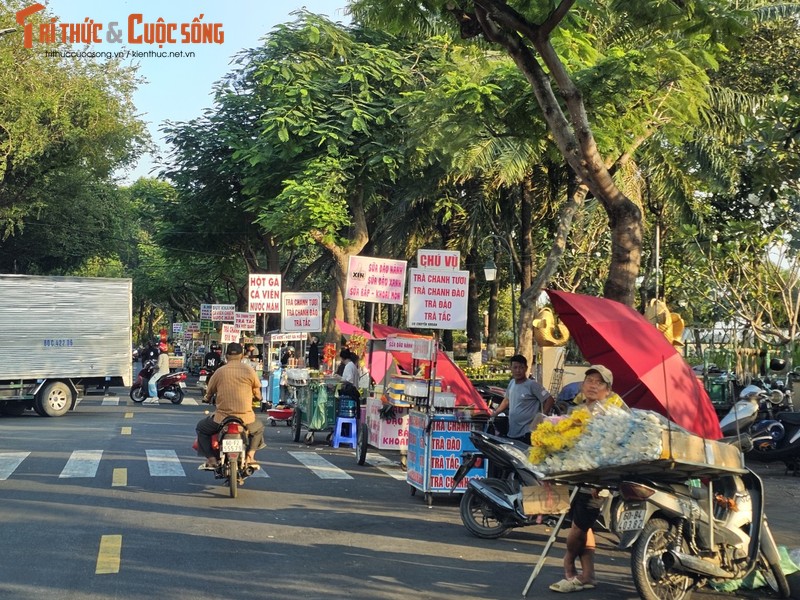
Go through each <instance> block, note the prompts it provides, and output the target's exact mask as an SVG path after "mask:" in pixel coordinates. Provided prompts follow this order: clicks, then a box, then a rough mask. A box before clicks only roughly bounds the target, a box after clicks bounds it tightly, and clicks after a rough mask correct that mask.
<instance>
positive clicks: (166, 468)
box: [0, 449, 406, 481]
mask: <svg viewBox="0 0 800 600" xmlns="http://www.w3.org/2000/svg"><path fill="white" fill-rule="evenodd" d="M288 454H289V455H290V456H292V457H293V458H294V459H295V460H297V461H298V462H300V463H301V464H303V465H304V466H305V467H307V468H308V469H309V470H310V471H311V472H312V473H313V474H314V475H315V476H316V477H319V478H320V479H353V477H352V476H351V475H350V474H349V473H347V471H345V470H344V469H341V468H339V467H337V466H336V465H334V464H333V463H331V462H329V461H328V460H326V459H325V458H324V457H322V456H320V455H319V454H318V453H317V452H289V453H288ZM30 455H31V453H30V452H0V481H5V480H7V479H9V478H10V477H12V476H13V475H14V473H15V471H16V470H17V469H18V468H19V466H20V465H21V464H22V463H23V462H24V461H25V460H26V459H27V458H28V457H29V456H30ZM145 455H146V458H147V468H148V471H149V474H150V476H152V477H186V470H185V469H184V467H183V464H182V462H181V459H180V458H179V457H178V454H177V452H176V451H175V450H159V449H147V450H145ZM102 458H103V451H102V450H75V451H74V452H72V454H70V457H69V459H68V460H67V463H66V465H65V466H64V468H63V469H62V471H61V473H60V474H59V478H60V479H74V478H92V477H96V476H97V471H98V468H99V466H100V462H101V460H102ZM367 463H368V464H369V465H371V466H373V467H375V468H377V469H379V470H380V471H382V472H383V473H386V474H387V475H389V476H390V477H392V478H394V479H397V480H399V481H405V477H406V476H405V472H404V471H402V470H401V465H400V463H399V462H397V461H395V460H391V459H389V458H386V457H384V456H382V455H380V454H378V453H376V452H373V453H371V454H368V455H367ZM353 464H355V463H353ZM195 468H196V465H194V464H191V469H190V470H194V469H195ZM251 477H258V478H269V477H270V475H269V474H268V473H267V472H266V471H265V470H264V467H263V465H262V468H261V469H260V470H258V471H256V472H255V473H253V475H251Z"/></svg>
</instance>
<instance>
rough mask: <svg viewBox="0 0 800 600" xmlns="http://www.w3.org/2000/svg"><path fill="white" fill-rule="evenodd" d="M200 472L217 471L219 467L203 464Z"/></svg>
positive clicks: (199, 468)
mask: <svg viewBox="0 0 800 600" xmlns="http://www.w3.org/2000/svg"><path fill="white" fill-rule="evenodd" d="M197 470H198V471H216V470H217V465H210V464H208V463H203V464H202V465H200V466H199V467H197Z"/></svg>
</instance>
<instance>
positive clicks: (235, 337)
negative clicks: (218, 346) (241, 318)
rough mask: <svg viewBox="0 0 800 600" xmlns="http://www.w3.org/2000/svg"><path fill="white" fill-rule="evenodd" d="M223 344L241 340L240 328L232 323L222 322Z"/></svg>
mask: <svg viewBox="0 0 800 600" xmlns="http://www.w3.org/2000/svg"><path fill="white" fill-rule="evenodd" d="M220 341H221V342H222V343H223V344H232V343H233V342H238V341H239V328H238V327H236V325H232V324H231V323H223V324H222V339H221V340H220Z"/></svg>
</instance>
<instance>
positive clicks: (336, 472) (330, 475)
mask: <svg viewBox="0 0 800 600" xmlns="http://www.w3.org/2000/svg"><path fill="white" fill-rule="evenodd" d="M289 454H290V455H291V456H293V457H294V458H295V459H297V460H298V461H300V462H301V463H303V464H304V465H305V466H307V467H308V468H309V469H311V471H312V472H313V473H314V475H316V476H317V477H319V478H320V479H352V477H351V476H350V475H348V474H347V473H346V472H345V471H343V470H342V469H340V468H339V467H337V466H336V465H334V464H333V463H330V462H328V461H327V460H325V459H324V458H322V457H321V456H320V455H319V454H317V453H316V452H289Z"/></svg>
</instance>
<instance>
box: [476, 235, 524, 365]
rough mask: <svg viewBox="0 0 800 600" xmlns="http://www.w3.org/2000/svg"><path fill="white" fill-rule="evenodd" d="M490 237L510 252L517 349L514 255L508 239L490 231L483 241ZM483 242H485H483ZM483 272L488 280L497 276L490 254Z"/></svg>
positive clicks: (512, 314) (512, 323) (509, 266)
mask: <svg viewBox="0 0 800 600" xmlns="http://www.w3.org/2000/svg"><path fill="white" fill-rule="evenodd" d="M489 238H492V239H493V240H495V242H499V243H500V244H501V245H502V246H503V248H504V249H505V251H506V252H508V279H509V281H510V283H511V330H512V331H513V332H514V351H515V352H516V350H517V342H518V340H517V305H516V298H515V296H514V256H513V254H512V252H511V246H509V244H508V241H506V239H505V238H503V237H500V236H499V235H497V234H496V233H490V234H489V235H487V236H486V237H485V238H483V241H484V242H485V241H486V240H488V239H489ZM481 243H483V242H481ZM483 274H484V276H485V277H486V281H494V280H495V278H496V277H497V265H496V264H494V260H493V259H492V257H491V256H490V257H489V258H488V259H487V260H486V264H485V265H484V266H483Z"/></svg>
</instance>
